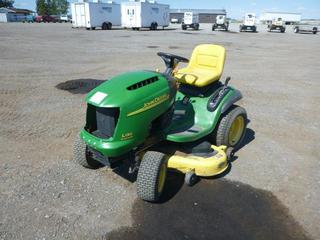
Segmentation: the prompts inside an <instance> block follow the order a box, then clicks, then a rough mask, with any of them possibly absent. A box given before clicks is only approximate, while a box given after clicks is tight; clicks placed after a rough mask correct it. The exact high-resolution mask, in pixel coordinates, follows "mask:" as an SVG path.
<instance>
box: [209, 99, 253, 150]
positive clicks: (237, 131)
mask: <svg viewBox="0 0 320 240" xmlns="http://www.w3.org/2000/svg"><path fill="white" fill-rule="evenodd" d="M247 121H248V120H247V112H246V110H245V109H244V108H242V107H239V106H235V105H234V106H233V107H231V108H230V109H229V111H228V112H227V113H226V114H224V115H223V117H222V118H221V120H220V122H219V124H218V127H217V132H216V136H215V140H216V144H217V145H218V146H220V145H226V146H227V147H233V148H234V149H237V148H238V147H239V146H240V144H241V141H242V140H243V138H244V136H245V132H246V126H247Z"/></svg>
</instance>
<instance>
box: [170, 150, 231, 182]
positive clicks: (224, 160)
mask: <svg viewBox="0 0 320 240" xmlns="http://www.w3.org/2000/svg"><path fill="white" fill-rule="evenodd" d="M211 148H212V149H213V150H214V152H215V154H214V155H212V156H205V157H203V156H197V155H194V154H185V155H179V154H175V155H172V156H170V157H169V159H168V163H167V167H168V168H169V169H175V170H178V171H179V172H182V173H189V172H194V173H195V174H196V175H197V176H202V177H211V176H215V175H218V174H220V173H222V172H224V171H225V170H226V169H227V168H228V157H227V154H226V150H227V147H226V146H219V147H217V146H214V145H211Z"/></svg>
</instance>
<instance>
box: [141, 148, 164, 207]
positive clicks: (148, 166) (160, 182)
mask: <svg viewBox="0 0 320 240" xmlns="http://www.w3.org/2000/svg"><path fill="white" fill-rule="evenodd" d="M166 175H167V159H166V155H165V154H163V153H161V152H154V151H148V152H146V154H145V155H144V156H143V159H142V161H141V164H140V167H139V171H138V176H137V193H138V196H139V197H140V198H141V199H143V200H145V201H149V202H156V201H158V200H159V199H160V196H161V194H162V192H163V188H164V184H165V180H166Z"/></svg>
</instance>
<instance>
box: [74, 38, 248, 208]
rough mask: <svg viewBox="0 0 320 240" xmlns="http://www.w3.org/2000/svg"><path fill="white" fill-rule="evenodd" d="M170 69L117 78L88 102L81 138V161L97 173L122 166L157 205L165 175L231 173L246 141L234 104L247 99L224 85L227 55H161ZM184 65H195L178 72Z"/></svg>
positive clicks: (242, 116) (209, 49) (214, 50)
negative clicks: (236, 153) (234, 156)
mask: <svg viewBox="0 0 320 240" xmlns="http://www.w3.org/2000/svg"><path fill="white" fill-rule="evenodd" d="M158 55H159V56H160V57H161V58H162V59H163V60H164V62H165V65H166V70H165V72H163V73H160V72H158V71H137V72H129V73H125V74H122V75H119V76H116V77H114V78H112V79H110V80H108V81H106V82H104V83H103V84H101V85H100V86H98V87H97V88H95V89H93V90H92V91H91V92H90V93H89V94H88V95H87V98H86V102H87V116H86V125H85V127H84V128H83V129H82V131H81V132H80V134H79V137H78V138H77V139H76V142H75V145H74V159H75V160H76V161H77V162H78V163H80V164H81V165H83V166H85V167H89V168H95V167H97V166H99V165H100V164H103V165H108V166H110V167H111V168H112V169H117V168H118V167H120V166H122V165H123V164H128V166H130V167H129V168H128V169H129V172H130V173H134V172H136V171H138V174H137V192H138V196H139V197H140V198H142V199H144V200H146V201H150V202H156V201H158V200H159V199H160V197H161V194H162V192H163V189H164V185H165V180H166V173H167V171H168V170H175V171H179V172H182V173H184V174H185V181H186V183H187V184H189V185H192V184H194V183H195V181H196V179H197V177H198V176H203V177H208V176H214V175H217V174H220V173H222V172H224V171H225V170H226V169H227V168H228V165H229V159H230V157H231V156H232V154H233V152H234V149H237V148H238V147H239V146H240V144H241V141H242V140H243V138H244V135H245V130H246V125H247V113H246V111H245V109H243V108H242V107H239V106H237V105H235V103H236V102H237V101H238V100H240V99H241V98H242V95H241V93H240V92H239V91H238V90H236V89H234V88H233V87H231V86H228V82H229V80H230V78H227V79H226V82H225V83H224V84H223V83H221V82H220V81H219V80H220V77H221V75H222V72H223V68H224V62H225V56H226V50H225V48H224V47H222V46H219V45H211V44H202V45H199V46H197V47H196V48H195V49H194V51H193V53H192V56H191V59H190V61H189V60H188V59H186V58H184V57H180V56H177V55H173V54H168V53H162V52H159V53H158ZM179 62H185V63H188V66H187V67H185V68H181V69H178V65H179Z"/></svg>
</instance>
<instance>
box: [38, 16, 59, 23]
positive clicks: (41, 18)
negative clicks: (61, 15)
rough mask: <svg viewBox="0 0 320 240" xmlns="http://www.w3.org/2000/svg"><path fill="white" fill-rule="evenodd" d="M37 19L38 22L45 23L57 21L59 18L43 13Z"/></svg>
mask: <svg viewBox="0 0 320 240" xmlns="http://www.w3.org/2000/svg"><path fill="white" fill-rule="evenodd" d="M35 21H36V22H37V23H40V22H44V23H50V22H54V23H55V22H57V19H56V18H55V17H52V16H50V15H43V16H36V18H35Z"/></svg>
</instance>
